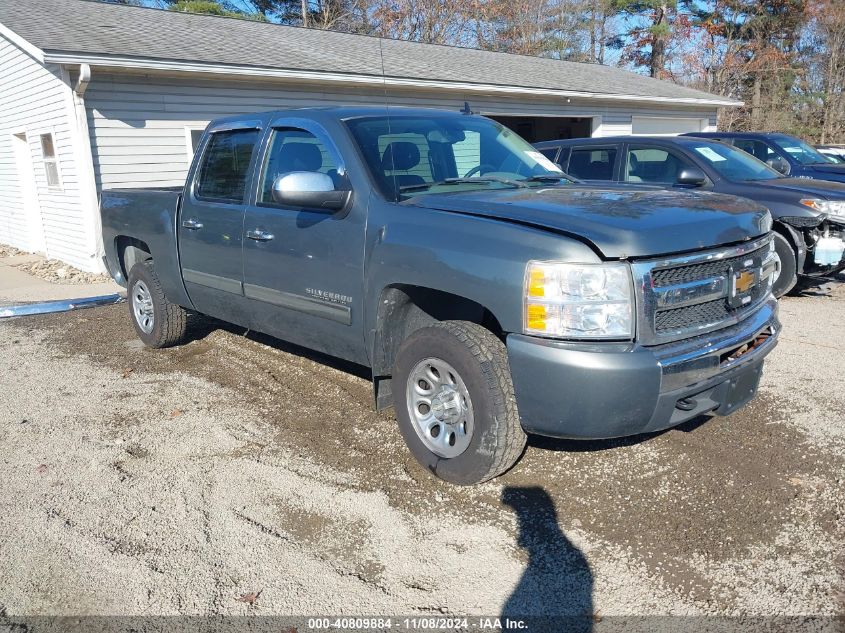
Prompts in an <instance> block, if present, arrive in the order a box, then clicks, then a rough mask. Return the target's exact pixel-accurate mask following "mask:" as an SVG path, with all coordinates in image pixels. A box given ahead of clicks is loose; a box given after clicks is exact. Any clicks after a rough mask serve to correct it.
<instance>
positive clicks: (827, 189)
mask: <svg viewBox="0 0 845 633" xmlns="http://www.w3.org/2000/svg"><path fill="white" fill-rule="evenodd" d="M842 175H843V178H845V171H843V174H842ZM743 184H746V185H754V186H759V187H765V188H767V189H769V188H771V189H779V190H782V191H791V192H793V193H796V194H803V195H804V196H805V197H818V198H824V199H825V200H845V183H841V182H834V181H832V180H817V179H815V178H773V179H772V180H754V181H748V182H746V183H743Z"/></svg>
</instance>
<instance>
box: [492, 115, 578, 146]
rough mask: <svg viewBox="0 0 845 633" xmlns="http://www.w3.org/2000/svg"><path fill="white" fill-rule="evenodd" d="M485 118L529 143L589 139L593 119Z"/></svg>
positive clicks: (497, 116) (562, 117)
mask: <svg viewBox="0 0 845 633" xmlns="http://www.w3.org/2000/svg"><path fill="white" fill-rule="evenodd" d="M486 116H487V117H489V118H491V119H493V120H494V121H498V122H499V123H501V124H502V125H504V126H505V127H509V128H510V129H512V130H513V131H514V132H516V133H517V134H519V135H520V136H521V137H522V138H524V139H525V140H526V141H528V142H529V143H539V142H540V141H557V140H560V139H567V138H589V137H591V136H592V135H593V117H590V116H584V117H564V116H560V117H558V116H499V115H496V114H488V115H486Z"/></svg>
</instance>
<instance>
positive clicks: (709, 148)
mask: <svg viewBox="0 0 845 633" xmlns="http://www.w3.org/2000/svg"><path fill="white" fill-rule="evenodd" d="M691 149H692V151H693V152H694V153H695V154H696V156H698V158H699V159H701V160H703V161H704V162H705V163H707V165H709V166H710V167H711V168H712V169H713V170H714V171H716V172H717V173H718V174H719V175H720V176H721V177H722V178H724V179H725V180H730V181H731V182H744V181H748V180H773V179H775V178H782V177H783V176H781V174H780V173H778V172H776V171H775V170H774V169H772V168H771V167H769V166H768V165H767V164H766V163H764V162H763V161H760V160H757V159H756V158H754V157H753V156H752V155H751V154H748V153H747V152H744V151H742V150H741V149H737V148H735V147H731V146H730V145H725V144H724V143H713V142H707V141H702V142H700V143H695V144H694V145H692V147H691Z"/></svg>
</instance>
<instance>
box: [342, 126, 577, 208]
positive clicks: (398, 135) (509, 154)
mask: <svg viewBox="0 0 845 633" xmlns="http://www.w3.org/2000/svg"><path fill="white" fill-rule="evenodd" d="M346 124H347V126H348V127H349V129H350V131H351V132H352V136H353V138H354V139H355V141H356V143H357V144H358V147H359V148H360V150H361V154H362V155H363V156H364V159H365V161H366V163H367V166H368V168H369V170H370V172H371V173H372V176H373V178H374V180H375V181H376V183H378V185H379V188H380V189H381V190H382V193H384V195H385V197H387V198H388V199H389V200H393V201H399V200H405V199H407V198H409V197H411V196H416V195H420V194H422V193H433V192H437V193H443V192H454V191H465V190H467V189H472V188H475V189H478V188H484V189H493V188H515V187H540V186H548V185H549V184H559V183H565V182H570V181H569V180H568V179H567V178H566V176H565V175H564V174H563V173H562V172H561V170H560V168H558V167H557V166H556V165H555V164H554V163H553V162H551V161H550V160H549V159H548V158H546V157H545V156H543V155H542V154H541V153H540V152H538V151H537V150H536V149H534V147H532V146H531V145H530V144H528V142H526V141H524V140H523V139H521V138H520V137H519V136H517V135H516V134H515V133H514V132H512V131H511V130H509V129H507V128H506V127H503V126H502V125H499V124H498V123H496V122H494V121H491V120H490V119H485V118H483V117H478V116H456V115H437V114H426V115H424V116H422V115H389V116H388V115H385V116H373V117H361V118H355V119H349V120H347V121H346Z"/></svg>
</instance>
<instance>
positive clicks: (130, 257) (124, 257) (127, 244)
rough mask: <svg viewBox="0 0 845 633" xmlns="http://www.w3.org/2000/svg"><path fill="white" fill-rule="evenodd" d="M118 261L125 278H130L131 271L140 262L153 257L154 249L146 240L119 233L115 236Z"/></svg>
mask: <svg viewBox="0 0 845 633" xmlns="http://www.w3.org/2000/svg"><path fill="white" fill-rule="evenodd" d="M114 246H115V252H116V253H117V261H118V263H119V265H120V273H121V274H122V275H123V278H124V279H125V280H127V282H128V280H129V271H130V270H132V267H133V266H134V265H135V264H137V263H138V262H145V261H149V260H151V259H152V258H153V254H152V250H151V249H150V247H149V246H148V245H147V243H146V242H144V241H142V240H139V239H137V238H134V237H131V236H129V235H118V236H117V237H115V238H114Z"/></svg>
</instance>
